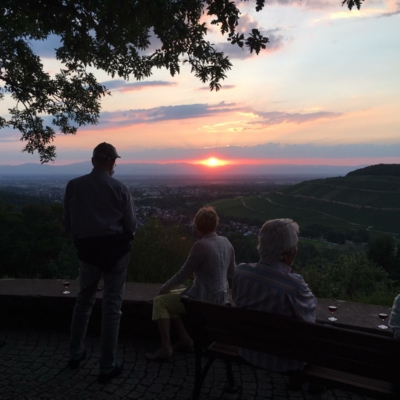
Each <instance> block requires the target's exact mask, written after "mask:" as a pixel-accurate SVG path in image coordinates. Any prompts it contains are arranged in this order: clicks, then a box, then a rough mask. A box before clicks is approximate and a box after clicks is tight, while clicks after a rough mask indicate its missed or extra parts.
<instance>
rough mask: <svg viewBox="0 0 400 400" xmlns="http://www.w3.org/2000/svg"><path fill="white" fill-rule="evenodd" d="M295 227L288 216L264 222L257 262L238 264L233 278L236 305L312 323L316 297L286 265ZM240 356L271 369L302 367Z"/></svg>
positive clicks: (268, 357) (294, 242) (252, 354)
mask: <svg viewBox="0 0 400 400" xmlns="http://www.w3.org/2000/svg"><path fill="white" fill-rule="evenodd" d="M298 234H299V226H298V225H297V224H296V223H295V222H294V221H292V220H291V219H287V218H284V219H275V220H270V221H267V222H265V224H264V225H263V226H262V228H261V230H260V236H259V246H258V252H259V255H260V261H259V262H258V263H257V264H240V265H239V266H238V267H237V268H236V270H235V276H234V278H233V287H232V297H233V301H234V302H235V303H236V307H242V308H247V309H251V310H257V311H263V312H266V313H273V314H281V315H285V316H289V317H295V318H299V319H302V320H304V321H308V322H315V310H316V306H317V300H316V298H315V297H314V295H313V294H312V293H311V291H310V289H309V288H308V286H307V284H306V283H305V282H304V279H303V277H302V276H300V275H298V274H294V273H293V272H292V268H290V266H291V265H292V264H293V261H294V259H295V257H296V254H297V244H298ZM239 353H240V355H241V356H242V357H243V358H244V359H245V360H247V361H248V362H250V363H251V364H253V365H256V366H257V367H261V368H264V369H267V370H269V371H274V372H283V371H295V370H299V369H303V367H304V365H305V363H303V362H300V361H296V360H292V359H288V358H283V357H277V356H273V355H269V354H266V353H261V352H258V351H254V350H248V349H240V350H239Z"/></svg>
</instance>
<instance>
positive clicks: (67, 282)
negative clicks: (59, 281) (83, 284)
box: [63, 277, 71, 294]
mask: <svg viewBox="0 0 400 400" xmlns="http://www.w3.org/2000/svg"><path fill="white" fill-rule="evenodd" d="M70 283H71V282H70V281H69V278H68V277H67V278H64V279H63V286H64V288H65V290H64V291H63V294H70V293H71V292H70V291H69V290H67V289H68V286H69V285H70Z"/></svg>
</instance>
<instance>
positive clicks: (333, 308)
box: [328, 306, 337, 322]
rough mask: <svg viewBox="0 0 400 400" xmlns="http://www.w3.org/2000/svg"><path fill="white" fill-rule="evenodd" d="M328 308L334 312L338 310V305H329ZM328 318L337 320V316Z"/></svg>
mask: <svg viewBox="0 0 400 400" xmlns="http://www.w3.org/2000/svg"><path fill="white" fill-rule="evenodd" d="M328 310H329V311H330V312H331V313H332V314H333V313H335V312H336V311H337V307H336V306H328ZM328 319H329V321H332V322H333V321H337V318H335V317H330V318H328Z"/></svg>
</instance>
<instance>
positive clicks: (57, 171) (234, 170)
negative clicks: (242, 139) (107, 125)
mask: <svg viewBox="0 0 400 400" xmlns="http://www.w3.org/2000/svg"><path fill="white" fill-rule="evenodd" d="M360 167H362V166H358V167H349V166H331V165H290V164H288V165H278V164H273V165H226V166H223V167H216V168H209V167H205V166H204V165H195V164H185V163H181V164H117V166H116V169H115V173H116V176H118V175H162V176H165V175H204V176H214V175H216V176H217V175H223V176H227V175H270V174H272V175H283V174H290V175H304V174H315V175H319V176H337V175H345V174H347V173H348V172H350V171H353V170H354V169H356V168H360ZM91 169H92V165H91V163H90V162H89V161H87V162H81V163H75V164H69V165H61V166H55V165H41V164H33V163H31V164H22V165H0V177H1V176H10V175H14V176H16V175H20V176H22V175H23V176H60V175H67V176H79V175H83V174H85V173H89V172H90V171H91Z"/></svg>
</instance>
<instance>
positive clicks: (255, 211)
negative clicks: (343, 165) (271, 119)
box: [213, 176, 400, 236]
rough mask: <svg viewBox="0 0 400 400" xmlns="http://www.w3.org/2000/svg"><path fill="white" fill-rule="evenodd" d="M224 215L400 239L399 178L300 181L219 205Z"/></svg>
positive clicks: (224, 201)
mask: <svg viewBox="0 0 400 400" xmlns="http://www.w3.org/2000/svg"><path fill="white" fill-rule="evenodd" d="M213 205H214V206H215V207H216V209H217V211H218V212H220V213H223V214H226V215H231V216H236V217H241V218H249V219H255V220H259V221H266V220H267V219H274V218H292V219H293V220H295V221H296V222H297V223H298V224H299V225H300V226H301V227H303V228H304V227H307V226H310V225H313V224H318V225H322V226H325V227H327V228H330V229H335V230H338V231H343V232H345V231H348V230H360V229H362V230H364V229H365V230H368V231H369V232H370V233H371V236H378V235H379V236H380V235H382V234H389V235H394V236H398V235H400V178H397V177H392V176H390V177H386V176H383V177H375V176H373V177H364V176H352V177H343V178H327V179H317V180H312V181H306V182H302V183H300V184H297V185H293V186H290V187H288V188H286V189H283V190H282V191H276V192H269V193H264V194H262V195H260V196H253V197H241V198H239V197H238V198H235V199H226V200H219V201H217V202H215V203H213Z"/></svg>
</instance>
